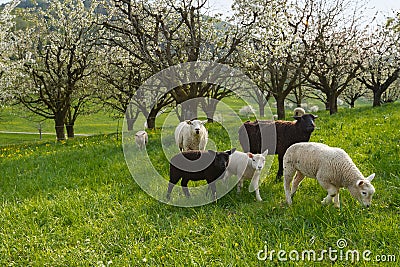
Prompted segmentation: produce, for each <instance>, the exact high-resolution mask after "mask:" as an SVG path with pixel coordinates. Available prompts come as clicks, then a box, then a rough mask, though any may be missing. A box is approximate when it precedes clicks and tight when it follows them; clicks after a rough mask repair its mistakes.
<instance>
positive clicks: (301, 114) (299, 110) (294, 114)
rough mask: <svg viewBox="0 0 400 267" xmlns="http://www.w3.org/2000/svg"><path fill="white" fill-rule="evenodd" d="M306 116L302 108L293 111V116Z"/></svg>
mask: <svg viewBox="0 0 400 267" xmlns="http://www.w3.org/2000/svg"><path fill="white" fill-rule="evenodd" d="M304 114H306V111H305V110H304V109H303V108H300V107H297V108H295V109H294V110H293V116H295V117H301V116H303V115H304Z"/></svg>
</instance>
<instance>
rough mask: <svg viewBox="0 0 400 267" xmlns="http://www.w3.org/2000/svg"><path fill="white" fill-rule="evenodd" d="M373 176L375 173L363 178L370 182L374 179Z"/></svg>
mask: <svg viewBox="0 0 400 267" xmlns="http://www.w3.org/2000/svg"><path fill="white" fill-rule="evenodd" d="M374 177H375V173H373V174H371V175H370V176H368V177H367V178H365V179H367V180H368V181H370V182H371V181H372V180H373V179H374Z"/></svg>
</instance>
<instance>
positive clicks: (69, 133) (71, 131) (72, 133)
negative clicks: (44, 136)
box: [65, 123, 75, 139]
mask: <svg viewBox="0 0 400 267" xmlns="http://www.w3.org/2000/svg"><path fill="white" fill-rule="evenodd" d="M65 128H66V129H67V137H68V139H69V138H74V137H75V131H74V124H73V123H70V124H68V125H65Z"/></svg>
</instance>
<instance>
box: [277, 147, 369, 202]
mask: <svg viewBox="0 0 400 267" xmlns="http://www.w3.org/2000/svg"><path fill="white" fill-rule="evenodd" d="M283 168H284V188H285V195H286V201H287V203H288V204H289V205H291V204H292V196H293V195H294V193H295V192H296V190H297V188H298V186H299V184H300V183H301V181H302V180H303V179H304V177H305V176H307V177H310V178H316V179H317V180H318V183H319V184H320V185H321V186H322V187H323V188H324V189H325V190H326V191H328V195H327V196H326V197H325V198H324V199H323V200H322V204H324V205H325V204H330V203H332V199H333V203H334V205H335V207H337V208H339V207H340V203H339V189H340V188H343V187H345V188H347V189H348V190H349V191H350V194H351V195H352V196H353V197H354V198H356V199H357V200H358V201H360V202H361V203H362V204H363V205H364V206H366V207H369V206H370V205H371V200H372V196H373V194H374V193H375V188H374V186H373V185H372V184H371V181H372V179H373V178H374V177H375V174H371V175H370V176H368V177H367V178H364V176H363V175H362V173H361V172H360V171H359V169H358V168H357V167H356V165H355V164H354V163H353V161H352V160H351V158H350V157H349V155H348V154H347V153H346V152H345V151H344V150H343V149H340V148H337V147H329V146H327V145H325V144H321V143H313V142H307V143H297V144H294V145H292V146H290V147H289V148H288V150H287V151H286V153H285V156H284V157H283ZM296 171H297V174H296V176H295V177H294V180H293V175H294V174H295V172H296ZM292 180H293V183H292V188H291V189H290V183H291V182H292Z"/></svg>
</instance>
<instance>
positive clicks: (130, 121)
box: [126, 118, 135, 132]
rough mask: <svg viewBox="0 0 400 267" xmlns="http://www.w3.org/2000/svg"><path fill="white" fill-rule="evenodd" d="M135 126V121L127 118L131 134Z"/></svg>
mask: <svg viewBox="0 0 400 267" xmlns="http://www.w3.org/2000/svg"><path fill="white" fill-rule="evenodd" d="M133 124H135V119H132V118H126V125H127V126H128V131H129V132H130V131H132V130H133Z"/></svg>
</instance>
